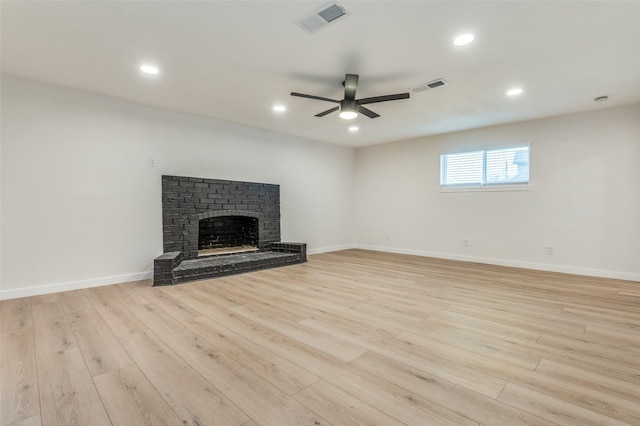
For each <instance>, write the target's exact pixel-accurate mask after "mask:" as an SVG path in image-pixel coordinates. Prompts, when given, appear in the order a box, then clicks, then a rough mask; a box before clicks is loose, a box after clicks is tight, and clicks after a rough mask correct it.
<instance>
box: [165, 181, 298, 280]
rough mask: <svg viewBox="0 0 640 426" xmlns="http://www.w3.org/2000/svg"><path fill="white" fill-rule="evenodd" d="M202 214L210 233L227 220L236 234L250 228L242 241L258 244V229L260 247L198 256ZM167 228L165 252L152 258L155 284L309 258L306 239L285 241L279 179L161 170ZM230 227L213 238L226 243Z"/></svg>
mask: <svg viewBox="0 0 640 426" xmlns="http://www.w3.org/2000/svg"><path fill="white" fill-rule="evenodd" d="M209 219H214V220H209ZM218 219H222V220H218ZM203 220H204V221H207V223H203V224H202V225H203V229H204V231H203V232H206V233H211V228H212V227H222V226H229V229H228V231H229V232H230V233H234V234H236V233H237V231H238V230H241V232H240V233H241V234H243V233H246V234H247V235H241V236H240V239H241V241H240V242H239V243H240V244H246V243H248V244H250V245H254V244H253V243H254V241H256V235H257V242H256V243H257V244H256V245H257V247H258V249H259V251H258V252H254V253H235V254H229V255H219V256H210V257H201V258H198V239H199V235H198V234H199V230H200V225H201V224H200V221H203ZM256 220H257V222H258V226H257V227H258V230H257V232H256V231H255V221H256ZM209 222H211V223H209ZM248 228H250V230H248V231H247V230H246V229H248ZM162 231H163V233H162V239H163V246H164V250H163V251H164V254H162V255H161V256H158V257H157V258H155V259H154V262H153V285H154V286H157V285H172V284H179V283H183V282H187V281H194V280H201V279H206V278H215V277H219V276H224V275H231V274H240V273H244V272H251V271H257V270H260V269H266V268H276V267H279V266H287V265H293V264H296V263H304V262H306V261H307V245H306V244H305V243H289V242H286V243H283V242H280V186H278V185H272V184H268V183H252V182H235V181H229V180H218V179H204V178H191V177H181V176H162ZM225 232H226V228H225ZM225 232H222V231H221V230H219V229H218V230H216V232H213V234H212V235H214V236H213V237H211V238H212V239H213V240H214V243H212V244H218V243H221V244H223V245H224V242H221V239H224V238H226V234H225ZM204 237H205V238H204V239H205V240H206V239H207V237H206V235H205V236H204ZM245 237H246V238H247V239H246V240H245ZM230 240H231V243H230V245H233V244H238V241H236V239H235V237H234V238H231V239H230Z"/></svg>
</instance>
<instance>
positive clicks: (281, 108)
mask: <svg viewBox="0 0 640 426" xmlns="http://www.w3.org/2000/svg"><path fill="white" fill-rule="evenodd" d="M273 110H274V111H275V112H284V111H286V110H287V107H286V106H284V105H274V106H273Z"/></svg>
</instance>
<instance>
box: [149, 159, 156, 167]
mask: <svg viewBox="0 0 640 426" xmlns="http://www.w3.org/2000/svg"><path fill="white" fill-rule="evenodd" d="M155 166H156V159H155V158H153V157H149V167H155Z"/></svg>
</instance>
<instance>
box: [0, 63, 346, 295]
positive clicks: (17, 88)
mask: <svg viewBox="0 0 640 426" xmlns="http://www.w3.org/2000/svg"><path fill="white" fill-rule="evenodd" d="M1 95H2V110H1V113H2V130H1V136H2V157H1V161H2V163H1V164H2V179H1V182H2V194H1V195H2V214H1V220H2V223H1V225H2V228H1V231H2V234H1V235H2V248H1V249H2V252H1V253H2V271H1V279H2V281H1V282H0V285H1V287H0V288H1V292H0V298H11V297H19V296H25V295H32V294H41V293H47V292H53V291H61V290H65V289H71V288H82V287H88V286H92V285H101V284H109V283H114V282H122V281H128V280H134V279H141V278H146V277H149V276H150V271H151V268H152V261H153V259H154V258H155V257H156V256H158V255H159V254H161V253H162V217H161V179H160V177H161V175H163V174H169V175H181V176H194V177H205V178H216V179H231V180H242V181H252V182H267V183H275V184H279V185H280V186H281V187H280V190H281V200H280V202H281V215H282V217H281V226H282V239H283V241H302V242H306V243H307V244H308V249H309V251H310V252H312V253H313V252H319V251H324V250H331V249H334V248H340V247H345V246H349V245H351V244H352V243H353V220H352V217H353V215H352V212H353V206H352V190H353V170H354V156H355V154H354V150H353V149H351V148H344V147H338V146H333V145H329V144H323V143H318V142H313V141H308V140H303V139H299V138H294V137H289V136H284V135H281V134H276V133H271V132H266V131H262V130H258V129H253V128H247V127H243V126H239V125H235V124H230V123H226V122H221V121H217V120H213V119H209V118H204V117H197V116H192V115H187V114H180V113H175V112H169V111H163V110H158V109H154V108H149V107H145V106H141V105H136V104H132V103H128V102H123V101H119V100H115V99H111V98H108V97H104V96H99V95H94V94H90V93H87V92H82V91H76V90H71V89H66V88H61V87H55V86H50V85H46V84H40V83H35V82H31V81H27V80H22V79H18V78H14V77H8V76H2V94H1ZM149 157H153V158H154V159H155V161H156V164H157V167H154V168H151V167H149Z"/></svg>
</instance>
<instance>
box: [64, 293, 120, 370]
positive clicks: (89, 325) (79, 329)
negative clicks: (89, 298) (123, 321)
mask: <svg viewBox="0 0 640 426" xmlns="http://www.w3.org/2000/svg"><path fill="white" fill-rule="evenodd" d="M61 299H62V298H61ZM63 303H64V302H63ZM67 318H68V319H69V326H70V327H71V331H72V333H73V335H74V337H75V340H76V343H77V344H78V347H79V348H80V352H82V356H83V358H84V360H85V362H86V364H87V368H88V369H89V373H90V374H91V375H92V376H97V375H100V374H104V373H107V372H109V371H114V370H117V369H118V368H121V367H125V366H127V365H130V364H132V363H133V360H132V359H131V357H130V356H129V354H127V351H125V350H124V348H123V347H122V345H121V344H120V342H119V341H118V338H117V337H116V336H115V335H114V334H113V332H112V331H111V329H110V328H109V327H108V326H107V324H106V323H105V322H104V321H103V319H102V317H101V316H100V315H99V314H98V313H97V312H96V311H95V310H94V309H84V310H74V311H71V312H68V313H67Z"/></svg>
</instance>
